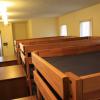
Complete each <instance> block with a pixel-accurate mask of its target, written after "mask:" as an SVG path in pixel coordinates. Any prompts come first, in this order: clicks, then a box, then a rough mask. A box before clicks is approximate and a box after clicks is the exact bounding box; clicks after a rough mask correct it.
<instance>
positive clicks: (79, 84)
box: [32, 45, 100, 100]
mask: <svg viewBox="0 0 100 100" xmlns="http://www.w3.org/2000/svg"><path fill="white" fill-rule="evenodd" d="M83 48H84V47H83ZM94 48H96V49H97V51H100V46H99V45H96V46H92V47H91V46H90V49H89V48H88V49H87V48H85V50H84V52H85V53H86V52H93V51H96V49H94ZM86 49H87V50H86ZM81 50H82V47H81ZM81 50H80V48H79V47H78V48H76V47H70V48H57V49H49V50H40V51H36V52H35V53H37V54H38V55H39V56H38V55H37V54H35V53H34V52H33V53H32V62H33V64H34V65H35V67H36V69H37V68H38V69H40V70H43V71H45V68H44V67H47V68H48V71H45V72H44V73H45V75H47V76H48V73H49V70H51V69H52V71H54V70H55V67H56V68H57V69H58V67H57V66H54V65H52V64H51V63H48V62H47V60H44V59H43V58H44V57H50V58H51V57H55V56H64V55H78V54H80V53H82V54H83V53H84V52H83V51H82V52H81ZM74 51H75V52H74ZM40 56H42V58H41V57H40ZM91 63H92V62H91ZM62 67H63V66H62ZM66 67H67V66H66ZM73 67H74V65H73ZM98 67H99V66H98ZM49 68H50V69H49ZM84 70H85V69H84ZM90 70H91V69H90ZM59 71H60V70H59ZM54 73H55V74H57V72H56V71H55V72H54ZM54 73H50V76H49V77H47V79H46V80H48V79H49V78H50V79H51V81H55V82H54V83H55V84H59V82H56V80H58V79H56V78H55V79H53V75H54ZM64 73H65V75H66V76H67V78H68V79H69V81H70V84H69V87H68V89H69V99H71V100H99V99H98V98H100V70H98V72H97V73H91V74H87V75H77V74H74V73H73V72H69V71H67V70H66V71H65V72H64ZM59 75H60V74H59ZM35 82H37V80H35ZM68 83H69V82H66V84H68ZM37 87H38V86H37ZM66 93H67V92H66ZM69 99H68V100H69Z"/></svg>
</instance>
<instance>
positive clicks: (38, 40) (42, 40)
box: [14, 36, 89, 64]
mask: <svg viewBox="0 0 100 100" xmlns="http://www.w3.org/2000/svg"><path fill="white" fill-rule="evenodd" d="M88 38H89V37H70V36H56V37H45V38H35V39H25V40H16V41H14V44H15V51H16V53H17V58H18V62H19V64H20V55H19V51H20V49H19V43H22V45H34V44H41V43H42V44H43V43H48V42H51V43H53V42H56V41H58V42H60V41H62V40H63V41H64V40H65V41H67V40H68V41H72V40H81V39H88Z"/></svg>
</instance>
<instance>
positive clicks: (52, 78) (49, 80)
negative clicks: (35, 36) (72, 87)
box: [32, 53, 69, 100]
mask: <svg viewBox="0 0 100 100" xmlns="http://www.w3.org/2000/svg"><path fill="white" fill-rule="evenodd" d="M32 62H33V64H34V65H35V68H36V70H37V71H35V72H34V80H35V82H36V85H37V87H38V89H39V90H40V92H41V94H42V95H43V97H44V98H45V99H46V100H58V99H60V100H68V98H69V87H68V84H69V80H68V78H67V77H66V75H65V74H64V73H62V72H61V71H59V70H58V69H56V68H55V67H54V66H52V65H50V64H49V63H48V62H46V61H45V60H43V59H42V58H41V57H39V56H38V55H37V54H35V53H32ZM47 98H49V99H47ZM52 98H53V99H52Z"/></svg>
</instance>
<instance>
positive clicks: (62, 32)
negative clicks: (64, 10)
mask: <svg viewBox="0 0 100 100" xmlns="http://www.w3.org/2000/svg"><path fill="white" fill-rule="evenodd" d="M60 36H67V26H66V25H62V26H61V27H60Z"/></svg>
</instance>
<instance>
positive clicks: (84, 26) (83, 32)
mask: <svg viewBox="0 0 100 100" xmlns="http://www.w3.org/2000/svg"><path fill="white" fill-rule="evenodd" d="M90 35H91V22H90V21H85V22H81V23H80V36H81V37H84V36H90Z"/></svg>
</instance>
